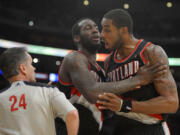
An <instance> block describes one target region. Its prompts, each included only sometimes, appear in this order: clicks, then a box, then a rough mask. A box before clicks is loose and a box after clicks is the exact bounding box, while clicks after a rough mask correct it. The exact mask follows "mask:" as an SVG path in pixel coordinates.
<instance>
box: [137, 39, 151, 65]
mask: <svg viewBox="0 0 180 135" xmlns="http://www.w3.org/2000/svg"><path fill="white" fill-rule="evenodd" d="M151 44H152V43H151V42H148V43H147V44H146V45H145V47H144V48H143V49H142V51H141V52H140V56H141V58H142V60H143V62H144V64H147V60H146V59H145V58H144V55H143V52H144V51H145V49H146V48H147V47H148V46H149V45H151Z"/></svg>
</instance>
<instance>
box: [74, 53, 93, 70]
mask: <svg viewBox="0 0 180 135" xmlns="http://www.w3.org/2000/svg"><path fill="white" fill-rule="evenodd" d="M73 52H79V53H81V54H82V55H83V56H85V57H86V59H87V60H88V69H89V70H91V65H90V63H91V62H90V60H89V58H88V57H87V55H86V54H84V53H83V52H81V51H73Z"/></svg>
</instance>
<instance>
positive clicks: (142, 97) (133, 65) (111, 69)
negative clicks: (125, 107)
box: [105, 39, 164, 120]
mask: <svg viewBox="0 0 180 135" xmlns="http://www.w3.org/2000/svg"><path fill="white" fill-rule="evenodd" d="M151 44H152V43H151V42H146V41H144V40H142V39H141V40H139V41H138V43H137V45H136V47H135V49H134V50H133V51H132V52H131V54H130V55H129V56H128V57H127V58H125V59H123V60H118V59H117V50H114V51H113V52H112V53H111V54H110V57H109V59H108V63H107V65H106V67H105V68H106V71H107V76H108V78H109V80H110V81H121V80H124V79H127V78H129V77H131V76H134V75H136V73H137V71H138V70H139V68H140V67H141V66H143V65H144V64H145V63H146V62H147V61H146V59H145V58H144V56H143V52H144V50H145V49H146V47H147V46H149V45H151ZM157 96H159V94H158V93H157V92H156V90H155V87H154V85H153V83H151V84H149V85H146V86H142V87H141V88H140V89H138V90H134V91H129V92H126V93H124V94H122V95H121V97H122V98H123V99H131V100H136V101H146V100H149V99H151V98H154V97H157ZM149 116H152V117H155V118H157V119H159V120H163V119H164V118H163V117H164V115H163V116H162V115H160V114H149Z"/></svg>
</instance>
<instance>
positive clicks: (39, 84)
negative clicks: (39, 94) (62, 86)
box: [24, 81, 56, 88]
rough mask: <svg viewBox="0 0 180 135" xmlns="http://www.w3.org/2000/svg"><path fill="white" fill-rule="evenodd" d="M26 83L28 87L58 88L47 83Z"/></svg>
mask: <svg viewBox="0 0 180 135" xmlns="http://www.w3.org/2000/svg"><path fill="white" fill-rule="evenodd" d="M24 83H25V84H26V85H29V86H35V87H45V88H56V86H53V85H49V84H46V83H40V82H26V81H24Z"/></svg>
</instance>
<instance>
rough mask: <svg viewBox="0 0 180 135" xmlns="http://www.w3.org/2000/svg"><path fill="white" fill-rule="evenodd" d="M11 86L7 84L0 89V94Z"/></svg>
mask: <svg viewBox="0 0 180 135" xmlns="http://www.w3.org/2000/svg"><path fill="white" fill-rule="evenodd" d="M10 87H11V85H10V84H9V85H8V86H7V87H5V88H3V89H1V90H0V94H1V93H3V92H5V91H6V90H8V89H9V88H10Z"/></svg>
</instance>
